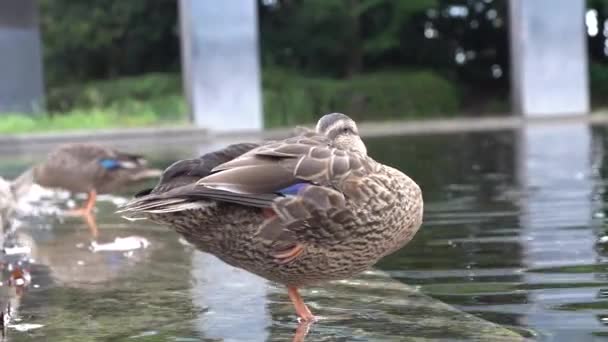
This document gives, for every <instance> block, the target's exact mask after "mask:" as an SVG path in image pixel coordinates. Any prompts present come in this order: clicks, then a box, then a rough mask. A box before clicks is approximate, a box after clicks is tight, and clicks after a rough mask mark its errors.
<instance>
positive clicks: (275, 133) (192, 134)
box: [0, 112, 608, 151]
mask: <svg viewBox="0 0 608 342" xmlns="http://www.w3.org/2000/svg"><path fill="white" fill-rule="evenodd" d="M573 122H579V123H580V122H587V123H589V124H593V125H606V124H608V113H605V112H598V113H594V114H587V115H580V114H572V115H569V114H564V115H560V116H537V117H533V118H523V117H520V116H508V117H498V116H494V117H483V118H456V119H433V120H408V121H386V122H377V123H371V122H370V123H361V124H360V125H359V126H360V130H361V134H362V135H363V136H366V137H372V136H384V135H419V134H445V133H460V132H462V133H465V132H477V131H498V130H510V129H515V128H518V127H521V126H522V125H524V124H525V125H548V124H568V123H573ZM291 131H292V128H279V129H269V130H264V131H234V132H229V133H218V132H212V131H209V130H206V129H202V128H196V127H188V126H182V127H146V128H130V129H107V130H97V131H68V132H53V133H27V134H14V135H12V134H11V135H3V136H0V151H2V150H7V151H14V150H15V149H20V148H36V147H40V148H48V147H49V145H56V144H61V143H65V142H85V141H88V142H93V141H94V142H102V143H103V142H111V143H113V144H128V143H135V142H137V141H148V142H149V141H150V140H154V141H155V142H156V143H162V142H173V141H191V142H204V141H216V142H217V141H232V140H259V139H266V138H278V137H283V136H285V135H287V134H289V133H290V132H291Z"/></svg>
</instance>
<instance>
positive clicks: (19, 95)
mask: <svg viewBox="0 0 608 342" xmlns="http://www.w3.org/2000/svg"><path fill="white" fill-rule="evenodd" d="M0 75H1V76H0V113H2V112H27V113H29V112H38V111H42V110H43V109H44V106H43V101H44V93H43V91H44V90H43V89H44V87H43V78H42V49H41V45H40V30H39V28H38V5H37V3H36V1H35V0H2V1H0Z"/></svg>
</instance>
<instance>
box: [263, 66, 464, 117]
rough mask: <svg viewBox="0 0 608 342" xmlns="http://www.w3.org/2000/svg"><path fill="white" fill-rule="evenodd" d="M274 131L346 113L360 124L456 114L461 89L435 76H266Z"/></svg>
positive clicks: (389, 73) (418, 73)
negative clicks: (350, 77)
mask: <svg viewBox="0 0 608 342" xmlns="http://www.w3.org/2000/svg"><path fill="white" fill-rule="evenodd" d="M264 76H265V77H264V100H265V114H266V125H267V126H268V127H276V126H290V125H295V124H302V123H312V122H314V121H315V120H316V119H317V118H318V116H319V115H320V114H322V113H328V112H333V111H340V112H345V113H348V114H349V115H350V116H352V117H353V118H355V119H356V120H359V121H365V120H388V119H412V118H421V117H431V116H440V115H443V116H445V115H453V114H454V113H455V112H457V110H458V108H459V105H460V96H459V93H458V90H457V89H456V87H455V86H454V85H453V84H451V83H450V82H449V81H447V80H445V79H443V78H442V77H440V76H438V75H437V74H435V73H433V72H430V71H402V70H394V71H385V72H378V73H370V74H364V75H359V76H355V77H353V78H352V79H348V80H337V79H324V78H310V77H299V76H295V75H293V74H289V73H288V72H285V71H283V72H281V71H278V70H274V71H272V72H269V73H266V74H265V75H264Z"/></svg>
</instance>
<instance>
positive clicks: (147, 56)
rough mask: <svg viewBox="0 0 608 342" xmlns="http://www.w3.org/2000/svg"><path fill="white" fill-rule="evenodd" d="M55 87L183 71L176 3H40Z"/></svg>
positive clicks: (161, 0)
mask: <svg viewBox="0 0 608 342" xmlns="http://www.w3.org/2000/svg"><path fill="white" fill-rule="evenodd" d="M39 4H40V21H41V29H42V38H43V41H44V61H45V65H46V66H47V67H46V78H47V81H48V83H49V84H51V85H56V84H67V83H70V82H74V81H82V80H90V79H95V78H107V77H112V76H117V75H122V76H125V75H132V74H139V73H142V72H150V71H161V70H177V67H178V65H179V40H178V38H177V35H176V32H177V28H176V26H177V2H176V1H175V0H155V1H147V0H129V1H122V0H90V1H72V0H40V1H39Z"/></svg>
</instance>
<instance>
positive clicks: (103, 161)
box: [31, 143, 162, 216]
mask: <svg viewBox="0 0 608 342" xmlns="http://www.w3.org/2000/svg"><path fill="white" fill-rule="evenodd" d="M31 174H32V178H33V181H34V182H35V183H36V184H38V185H40V186H42V187H46V188H57V189H64V190H68V191H70V192H71V193H86V194H87V199H86V201H85V202H84V204H83V205H82V206H81V207H80V208H77V209H73V210H70V211H68V212H66V214H68V215H70V216H90V215H91V213H92V211H93V209H94V207H95V203H96V199H97V195H98V194H105V193H113V192H115V191H118V190H120V189H121V188H123V187H124V186H126V185H128V184H130V183H134V182H138V181H141V180H146V179H153V178H158V177H160V176H161V174H162V170H159V169H153V168H148V167H147V161H146V160H145V159H144V158H143V157H142V156H141V155H137V154H131V153H126V152H121V151H118V150H115V149H113V148H110V147H107V146H104V145H100V144H96V143H66V144H62V145H59V146H58V147H57V148H55V149H53V150H52V151H51V152H49V154H48V155H47V157H46V160H44V161H43V162H41V163H39V164H37V165H35V166H34V167H32V169H31Z"/></svg>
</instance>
